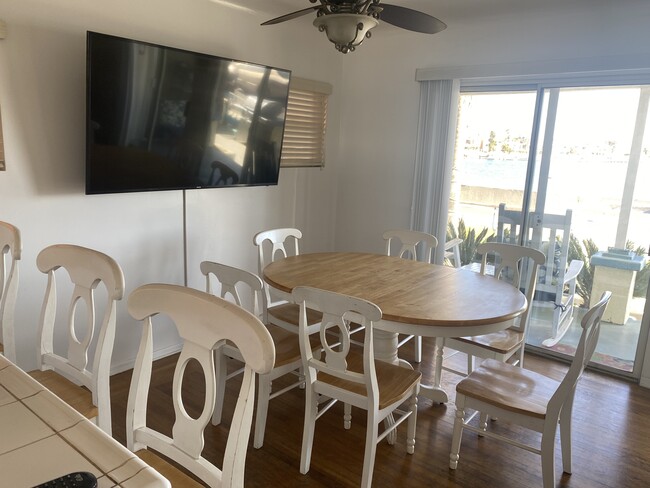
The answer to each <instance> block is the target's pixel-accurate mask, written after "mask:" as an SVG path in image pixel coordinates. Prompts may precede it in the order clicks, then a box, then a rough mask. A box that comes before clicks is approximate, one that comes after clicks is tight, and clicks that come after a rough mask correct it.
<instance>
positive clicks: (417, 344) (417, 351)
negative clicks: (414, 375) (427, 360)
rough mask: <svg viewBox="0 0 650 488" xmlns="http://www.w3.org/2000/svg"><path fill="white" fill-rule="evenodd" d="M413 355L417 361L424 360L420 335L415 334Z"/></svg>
mask: <svg viewBox="0 0 650 488" xmlns="http://www.w3.org/2000/svg"><path fill="white" fill-rule="evenodd" d="M413 349H414V351H413V355H414V356H415V358H414V361H415V362H416V363H420V362H422V337H421V336H419V335H415V336H413Z"/></svg>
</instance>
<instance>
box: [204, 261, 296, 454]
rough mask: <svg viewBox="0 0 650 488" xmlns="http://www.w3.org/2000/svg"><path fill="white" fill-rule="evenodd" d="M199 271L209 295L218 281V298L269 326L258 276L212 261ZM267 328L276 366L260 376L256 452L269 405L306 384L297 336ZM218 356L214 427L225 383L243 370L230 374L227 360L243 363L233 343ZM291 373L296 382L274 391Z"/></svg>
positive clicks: (281, 329)
mask: <svg viewBox="0 0 650 488" xmlns="http://www.w3.org/2000/svg"><path fill="white" fill-rule="evenodd" d="M200 268H201V273H202V274H203V275H204V276H205V279H206V291H207V292H208V293H211V294H215V295H216V293H215V292H214V290H215V288H216V287H215V286H214V285H213V281H215V280H216V281H217V283H218V284H219V288H220V289H219V291H218V296H220V297H221V298H224V299H229V300H231V301H232V302H233V303H235V304H237V305H239V306H240V307H243V308H244V309H245V310H247V311H248V312H250V313H252V314H253V315H255V316H256V317H258V318H260V319H261V321H262V323H264V324H267V321H266V295H265V294H264V285H263V284H262V280H261V279H260V278H259V277H258V276H256V275H254V274H253V273H249V272H248V271H244V270H243V269H239V268H234V267H232V266H227V265H225V264H221V263H215V262H212V261H203V262H202V263H201V265H200ZM266 326H267V328H268V330H269V333H270V334H271V337H272V338H273V343H274V345H275V364H274V365H273V369H272V370H271V371H269V372H268V373H266V374H261V375H259V391H258V394H257V410H256V413H255V434H254V436H253V446H254V447H255V448H256V449H259V448H260V447H262V445H263V444H264V431H265V428H266V419H267V414H268V407H269V401H270V400H272V399H273V398H276V397H278V396H280V395H282V394H283V393H286V392H288V391H290V390H292V389H294V388H296V387H300V386H303V387H304V384H305V378H304V375H303V374H302V372H301V369H302V359H301V357H300V344H299V342H298V334H296V333H294V332H289V331H287V330H285V329H283V328H281V327H278V326H276V325H273V324H267V325H266ZM216 354H217V358H216V377H217V402H216V406H215V409H214V414H213V415H212V424H213V425H219V424H220V423H221V416H222V413H223V400H224V396H225V392H226V380H227V379H230V378H232V377H234V376H236V375H238V374H241V373H242V372H243V368H238V369H237V370H235V371H233V372H232V373H230V374H228V367H227V358H231V359H235V360H236V361H238V362H239V363H243V362H244V358H243V356H242V354H241V351H240V350H239V349H238V348H237V347H236V346H235V345H234V344H232V343H226V344H224V345H223V346H222V347H219V348H218V349H217V351H216ZM289 373H294V374H295V375H296V376H297V377H296V379H295V381H292V382H290V383H289V384H288V385H284V387H283V388H282V389H279V390H277V391H272V387H273V381H274V380H276V379H278V378H280V377H282V376H285V375H287V374H289Z"/></svg>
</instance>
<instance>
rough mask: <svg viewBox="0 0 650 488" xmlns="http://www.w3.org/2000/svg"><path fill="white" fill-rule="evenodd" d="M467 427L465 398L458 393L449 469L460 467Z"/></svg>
mask: <svg viewBox="0 0 650 488" xmlns="http://www.w3.org/2000/svg"><path fill="white" fill-rule="evenodd" d="M463 427H465V396H464V395H461V394H460V393H456V417H455V419H454V431H453V434H452V437H451V453H450V454H449V469H456V468H457V467H458V459H459V457H460V456H459V452H460V441H461V440H462V437H463Z"/></svg>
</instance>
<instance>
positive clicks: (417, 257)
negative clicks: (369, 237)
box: [383, 229, 438, 363]
mask: <svg viewBox="0 0 650 488" xmlns="http://www.w3.org/2000/svg"><path fill="white" fill-rule="evenodd" d="M383 238H384V241H386V255H388V256H397V257H400V258H405V259H412V260H413V261H422V262H425V263H431V258H432V257H433V251H434V249H435V248H436V246H437V245H438V239H436V237H435V236H433V235H431V234H427V233H426V232H420V231H417V230H407V229H395V230H387V231H386V232H384V234H383ZM410 340H413V356H414V361H415V362H416V363H419V362H421V361H422V337H420V336H418V335H407V336H406V337H403V338H402V339H400V340H399V341H398V343H397V347H398V348H400V347H402V346H403V345H404V344H406V343H407V342H408V341H410Z"/></svg>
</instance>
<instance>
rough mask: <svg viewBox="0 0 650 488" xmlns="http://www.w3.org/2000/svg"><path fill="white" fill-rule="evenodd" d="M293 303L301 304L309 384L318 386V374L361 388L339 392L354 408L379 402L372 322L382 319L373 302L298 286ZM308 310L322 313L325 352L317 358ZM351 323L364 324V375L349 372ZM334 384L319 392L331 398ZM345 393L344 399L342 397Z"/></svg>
mask: <svg viewBox="0 0 650 488" xmlns="http://www.w3.org/2000/svg"><path fill="white" fill-rule="evenodd" d="M292 296H293V299H294V302H295V303H297V304H299V305H300V327H299V340H300V353H301V355H302V357H303V362H304V365H305V376H306V381H307V382H309V383H310V384H317V383H319V381H318V376H319V374H327V375H330V376H334V377H335V378H339V379H341V380H344V381H349V382H352V383H357V384H359V385H362V386H363V388H361V389H360V390H359V391H360V392H357V393H353V392H351V391H348V392H344V393H341V391H339V392H338V394H337V395H336V397H337V398H339V399H341V400H344V401H345V402H346V403H350V404H351V405H355V406H359V407H362V406H364V405H373V404H374V405H375V407H376V406H377V405H378V403H379V390H378V384H377V375H376V372H375V360H374V351H373V342H372V341H373V330H372V327H373V322H376V321H378V320H380V319H381V316H382V312H381V309H380V308H379V307H378V306H377V305H375V304H374V303H371V302H368V301H366V300H362V299H360V298H355V297H350V296H347V295H342V294H339V293H334V292H331V291H326V290H320V289H318V288H312V287H306V286H299V287H296V288H294V290H293V293H292ZM307 308H310V309H314V310H319V311H320V312H322V313H323V320H322V322H321V327H320V330H319V332H318V337H319V340H320V346H321V347H322V353H321V354H320V357H318V358H317V357H314V355H313V352H312V347H313V344H312V343H310V339H309V336H310V330H309V325H308V322H307V315H306V310H307ZM350 323H356V324H361V325H362V326H363V327H364V328H365V329H364V330H365V337H364V342H363V372H362V373H360V372H355V371H351V370H350V369H348V366H349V364H350V359H351V357H350V352H351V345H352V342H351V341H350ZM332 388H335V387H332V386H331V385H327V384H320V385H317V386H315V390H316V391H317V393H321V394H324V395H325V396H328V393H331V391H332V390H331V389H332ZM361 392H362V393H361ZM342 394H343V398H342V397H341V395H342Z"/></svg>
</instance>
